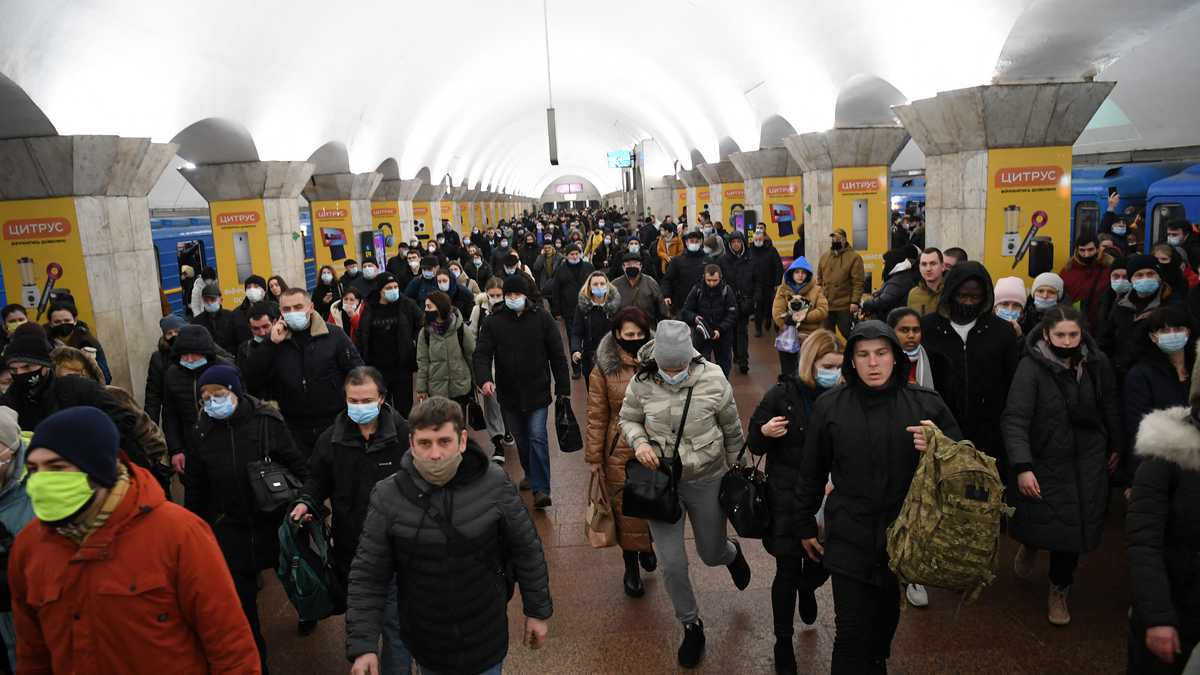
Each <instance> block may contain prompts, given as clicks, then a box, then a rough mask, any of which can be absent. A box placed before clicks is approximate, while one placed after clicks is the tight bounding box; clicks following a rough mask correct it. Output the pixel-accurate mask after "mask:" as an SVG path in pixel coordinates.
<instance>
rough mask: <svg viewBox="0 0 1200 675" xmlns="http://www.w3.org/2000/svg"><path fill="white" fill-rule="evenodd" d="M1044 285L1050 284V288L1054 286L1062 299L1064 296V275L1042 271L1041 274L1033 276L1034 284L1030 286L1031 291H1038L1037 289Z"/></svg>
mask: <svg viewBox="0 0 1200 675" xmlns="http://www.w3.org/2000/svg"><path fill="white" fill-rule="evenodd" d="M1043 286H1049V287H1050V288H1053V289H1054V292H1055V293H1057V294H1058V297H1059V299H1062V296H1063V280H1062V277H1060V276H1058V275H1057V274H1055V273H1054V272H1042V273H1041V274H1039V275H1037V276H1036V277H1034V278H1033V286H1032V287H1030V289H1029V292H1030V293H1033V292H1034V291H1036V290H1037V289H1039V288H1041V287H1043Z"/></svg>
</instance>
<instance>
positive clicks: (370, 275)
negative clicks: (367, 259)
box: [363, 267, 379, 281]
mask: <svg viewBox="0 0 1200 675" xmlns="http://www.w3.org/2000/svg"><path fill="white" fill-rule="evenodd" d="M377 276H379V270H378V269H376V268H374V267H364V268H363V278H364V279H366V280H368V281H370V280H371V279H374V278H375V277H377Z"/></svg>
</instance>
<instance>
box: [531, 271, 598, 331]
mask: <svg viewBox="0 0 1200 675" xmlns="http://www.w3.org/2000/svg"><path fill="white" fill-rule="evenodd" d="M593 271H595V270H594V268H593V267H592V264H591V263H590V262H588V261H586V260H580V261H579V264H578V265H572V264H571V263H570V262H566V261H564V262H563V264H561V265H559V266H558V269H557V270H555V271H554V276H553V277H551V279H550V283H549V284H548V285H547V286H546V287H545V288H543V289H542V291H543V292H544V293H545V294H546V296H547V297H549V298H550V306H551V307H555V308H557V309H558V311H559V312H560V313H561V314H562V317H563V319H564V320H565V321H566V322H567V325H568V326H569V325H571V321H572V320H573V319H574V318H575V306H576V304H578V303H577V298H578V297H579V289H580V288H583V285H584V284H586V283H587V278H588V277H589V276H591V274H592V272H593Z"/></svg>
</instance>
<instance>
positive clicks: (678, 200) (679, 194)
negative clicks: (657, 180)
mask: <svg viewBox="0 0 1200 675" xmlns="http://www.w3.org/2000/svg"><path fill="white" fill-rule="evenodd" d="M686 210H687V188H676V189H675V213H672V214H671V215H673V216H675V217H676V218H678V217H679V214H681V213H683V212H684V211H686Z"/></svg>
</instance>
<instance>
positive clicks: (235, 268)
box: [208, 199, 274, 309]
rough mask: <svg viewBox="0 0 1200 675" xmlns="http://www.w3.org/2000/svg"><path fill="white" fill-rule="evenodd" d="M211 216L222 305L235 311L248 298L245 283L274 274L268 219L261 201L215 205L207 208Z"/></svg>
mask: <svg viewBox="0 0 1200 675" xmlns="http://www.w3.org/2000/svg"><path fill="white" fill-rule="evenodd" d="M208 211H209V214H210V215H211V216H212V234H213V251H214V253H215V256H216V259H217V281H218V282H220V284H221V304H222V305H223V306H224V307H225V308H226V309H233V308H235V307H237V306H238V305H240V304H242V300H243V299H245V297H246V290H245V288H244V287H243V285H242V284H243V283H244V282H245V280H246V277H248V276H250V275H252V274H257V275H259V276H261V277H263V278H264V279H265V278H267V277H269V276H271V275H272V274H274V272H273V271H272V268H271V250H270V248H269V246H268V244H267V218H266V216H265V215H264V211H263V201H262V200H261V199H234V200H229V201H216V202H211V203H210V204H209V205H208Z"/></svg>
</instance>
